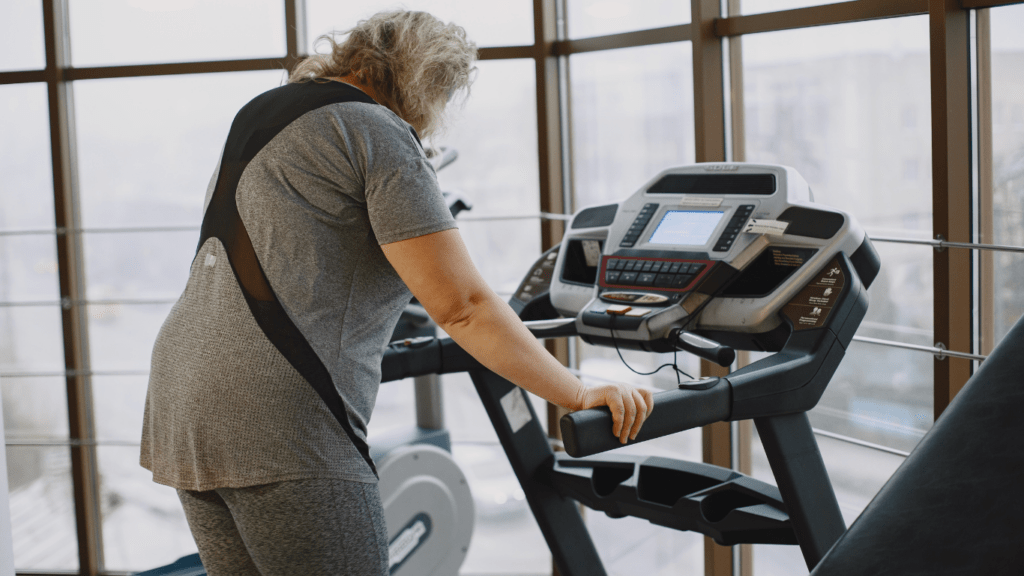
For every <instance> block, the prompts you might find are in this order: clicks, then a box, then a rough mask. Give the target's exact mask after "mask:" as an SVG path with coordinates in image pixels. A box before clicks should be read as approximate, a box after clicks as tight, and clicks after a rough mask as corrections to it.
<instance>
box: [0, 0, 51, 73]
mask: <svg viewBox="0 0 1024 576" xmlns="http://www.w3.org/2000/svg"><path fill="white" fill-rule="evenodd" d="M44 66H46V54H45V52H44V50H43V4H42V2H40V1H39V0H8V1H6V2H4V3H3V5H0V70H2V71H6V70H41V69H42V68H43V67H44Z"/></svg>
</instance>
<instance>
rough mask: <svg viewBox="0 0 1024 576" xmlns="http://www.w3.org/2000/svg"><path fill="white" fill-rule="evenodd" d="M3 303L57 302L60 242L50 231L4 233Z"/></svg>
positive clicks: (0, 251)
mask: <svg viewBox="0 0 1024 576" xmlns="http://www.w3.org/2000/svg"><path fill="white" fill-rule="evenodd" d="M0 263H2V264H0V302H39V301H49V302H51V303H52V302H57V301H58V300H60V286H59V284H58V278H57V245H56V243H55V242H54V238H53V236H52V235H49V234H42V235H37V234H33V235H30V236H0Z"/></svg>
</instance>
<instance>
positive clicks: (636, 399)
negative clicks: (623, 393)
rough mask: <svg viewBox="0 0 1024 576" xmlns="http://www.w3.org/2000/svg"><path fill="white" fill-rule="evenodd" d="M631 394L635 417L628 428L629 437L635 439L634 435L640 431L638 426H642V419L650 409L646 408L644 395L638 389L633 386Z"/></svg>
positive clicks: (643, 419) (644, 418)
mask: <svg viewBox="0 0 1024 576" xmlns="http://www.w3.org/2000/svg"><path fill="white" fill-rule="evenodd" d="M632 396H633V398H632V400H633V404H634V405H635V406H636V419H634V420H633V427H632V428H631V429H630V432H629V439H630V440H636V435H637V433H639V432H640V427H641V426H643V424H644V421H645V420H647V416H648V414H649V413H650V410H648V408H647V401H646V400H644V396H643V394H641V393H640V391H639V390H637V389H636V388H633V390H632Z"/></svg>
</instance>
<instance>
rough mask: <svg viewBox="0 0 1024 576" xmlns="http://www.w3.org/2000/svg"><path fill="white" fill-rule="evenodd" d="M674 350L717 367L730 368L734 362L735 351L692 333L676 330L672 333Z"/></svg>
mask: <svg viewBox="0 0 1024 576" xmlns="http://www.w3.org/2000/svg"><path fill="white" fill-rule="evenodd" d="M672 340H673V341H674V343H675V346H676V348H679V349H680V350H685V351H687V352H689V353H690V354H693V355H695V356H699V357H700V358H703V359H705V360H707V361H709V362H714V363H715V364H718V365H719V366H731V365H732V363H733V361H734V360H736V351H735V350H733V349H732V348H731V347H729V346H725V345H723V344H719V343H718V342H715V341H714V340H712V339H710V338H705V337H703V336H698V335H697V334H694V333H693V332H687V331H686V330H678V331H674V332H673V333H672Z"/></svg>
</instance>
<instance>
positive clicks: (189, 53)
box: [68, 0, 286, 68]
mask: <svg viewBox="0 0 1024 576" xmlns="http://www.w3.org/2000/svg"><path fill="white" fill-rule="evenodd" d="M68 4H69V6H68V7H69V17H70V28H71V56H72V63H73V64H74V66H76V67H79V68H81V67H84V66H110V65H115V64H152V63H163V62H196V61H206V60H237V59H243V58H264V57H273V56H284V54H285V51H286V49H285V27H284V2H282V1H281V0H204V1H202V2H200V1H198V0H164V1H162V2H147V1H145V0H94V1H93V2H69V3H68Z"/></svg>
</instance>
